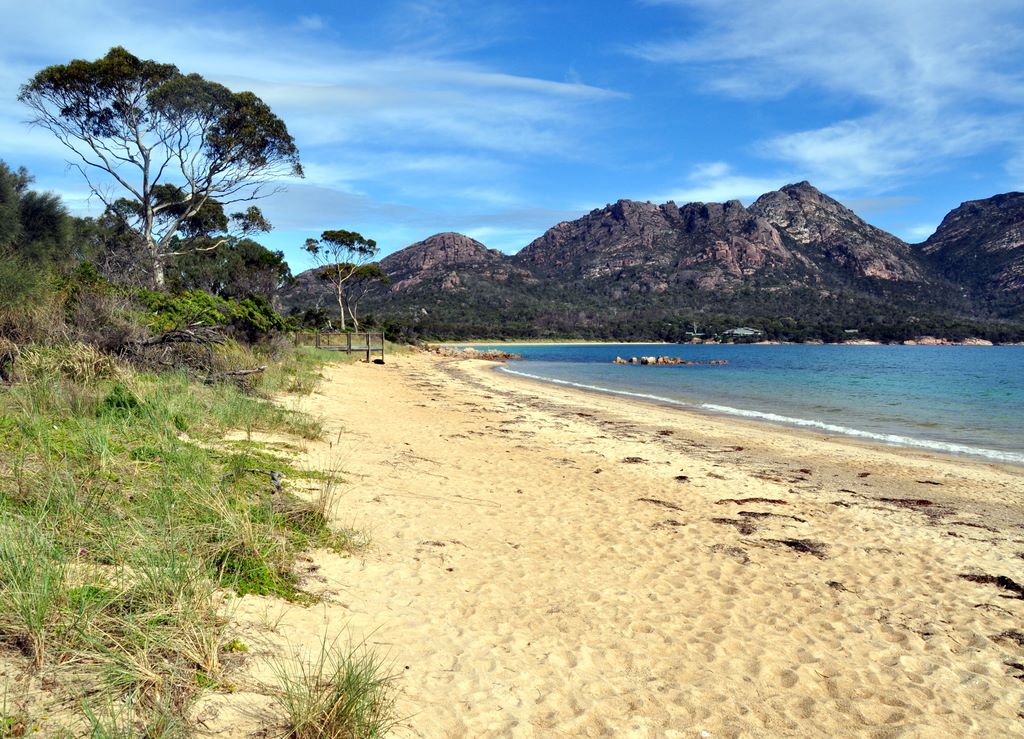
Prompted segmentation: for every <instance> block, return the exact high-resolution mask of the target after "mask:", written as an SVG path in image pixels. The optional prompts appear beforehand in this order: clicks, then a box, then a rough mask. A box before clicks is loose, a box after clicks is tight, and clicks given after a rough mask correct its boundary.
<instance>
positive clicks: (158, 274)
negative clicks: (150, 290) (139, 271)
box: [150, 247, 165, 290]
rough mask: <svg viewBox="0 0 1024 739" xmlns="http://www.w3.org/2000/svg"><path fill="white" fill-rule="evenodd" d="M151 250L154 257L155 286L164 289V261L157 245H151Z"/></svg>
mask: <svg viewBox="0 0 1024 739" xmlns="http://www.w3.org/2000/svg"><path fill="white" fill-rule="evenodd" d="M150 252H151V254H152V257H153V286H154V287H155V288H156V289H157V290H163V289H164V284H165V280H164V261H163V260H162V259H161V258H160V255H159V254H158V253H157V251H156V248H155V247H151V249H150Z"/></svg>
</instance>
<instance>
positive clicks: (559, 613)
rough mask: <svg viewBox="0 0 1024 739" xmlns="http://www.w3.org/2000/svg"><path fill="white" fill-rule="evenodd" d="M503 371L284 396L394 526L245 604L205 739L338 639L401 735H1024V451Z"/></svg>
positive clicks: (351, 503)
mask: <svg viewBox="0 0 1024 739" xmlns="http://www.w3.org/2000/svg"><path fill="white" fill-rule="evenodd" d="M493 368H494V365H493V363H489V362H482V361H473V360H460V359H448V358H440V357H437V356H434V355H429V354H425V353H412V354H399V355H394V356H391V357H389V358H388V362H387V364H386V365H383V366H380V365H368V364H363V363H356V364H352V365H337V366H335V365H332V366H329V367H328V368H327V369H326V370H325V372H324V380H323V382H322V383H321V385H320V387H319V389H318V390H317V391H316V392H315V393H314V394H313V395H312V396H310V397H308V398H304V399H302V400H301V401H293V400H285V401H284V402H286V403H294V402H298V403H299V405H300V407H301V408H303V409H304V410H307V411H309V412H311V413H314V414H317V415H319V416H320V417H322V418H323V420H324V425H325V428H326V429H327V433H326V438H327V439H328V440H329V441H325V442H317V443H310V442H305V441H301V440H298V439H265V441H268V442H270V443H272V444H274V443H279V444H286V445H288V446H287V448H288V449H291V450H293V452H294V453H295V454H296V455H298V456H299V457H300V459H301V463H302V464H305V465H308V466H309V467H311V468H319V469H324V468H327V469H340V470H342V471H343V476H344V478H345V480H346V484H345V485H344V486H342V490H341V497H340V500H339V504H338V507H337V511H336V520H337V522H338V524H339V525H343V526H347V527H352V528H355V529H358V530H361V531H363V532H366V533H367V534H368V535H369V536H370V538H371V540H372V544H371V546H370V547H369V548H368V549H366V550H365V551H364V552H362V553H360V554H357V555H355V556H351V557H344V556H340V555H337V554H333V553H330V552H319V551H318V552H313V553H312V554H311V556H310V557H309V561H307V562H304V563H303V568H304V570H305V572H304V578H305V587H306V588H307V589H308V590H309V591H311V592H313V593H316V594H318V595H321V596H322V597H323V601H322V602H321V603H318V604H316V605H313V606H299V605H293V604H287V603H283V602H281V601H276V600H272V599H268V598H262V597H256V596H246V597H244V598H235V599H231V600H230V601H228V602H227V604H226V606H227V609H228V612H229V613H230V615H231V619H232V628H231V630H230V633H231V634H234V635H237V636H238V637H239V638H241V639H243V640H244V641H245V642H246V643H247V644H248V645H249V647H250V651H249V653H248V654H247V655H246V656H245V657H244V659H239V660H238V661H237V663H236V664H235V665H234V666H233V667H231V668H230V672H229V675H228V677H229V679H230V680H231V682H232V683H233V684H234V685H235V686H236V691H235V692H234V693H230V694H223V693H214V694H211V695H209V696H207V697H205V698H203V699H202V700H201V701H200V703H199V704H198V705H197V706H196V708H195V712H194V717H195V719H196V721H197V725H198V726H199V728H200V735H201V736H208V737H228V736H231V737H234V736H266V735H272V734H273V727H274V725H275V721H276V720H277V719H276V717H275V715H274V713H273V708H272V706H271V704H270V702H269V701H268V700H267V697H266V696H267V695H268V694H269V692H270V691H271V688H270V687H269V686H270V685H272V683H273V670H272V668H271V662H272V660H273V659H274V658H275V656H277V657H278V658H279V656H280V655H282V654H303V653H309V652H315V651H316V650H318V649H319V646H320V644H321V643H322V640H323V639H324V638H327V639H332V638H336V637H339V636H340V637H341V638H342V639H351V640H352V641H354V642H361V643H365V644H366V645H369V646H371V647H373V648H374V649H376V650H377V651H378V652H379V653H381V654H383V655H385V656H386V657H387V659H388V661H389V664H390V665H391V668H392V670H393V672H394V673H395V674H396V675H397V676H398V679H397V682H396V686H397V690H398V713H399V714H400V715H401V716H402V717H403V718H402V721H401V725H400V726H399V728H398V729H397V730H396V732H395V733H396V736H406V737H430V738H434V737H491V736H494V737H498V736H502V737H504V736H511V737H520V736H522V737H557V736H635V737H732V736H750V737H774V736H870V737H890V736H892V737H895V736H912V737H917V736H922V737H931V736H936V737H937V736H965V735H970V736H1009V735H1020V734H1021V733H1024V633H1022V630H1024V625H1022V619H1024V593H1022V592H1019V591H1018V590H1016V589H1014V587H1015V585H1016V584H1017V583H1022V582H1024V504H1022V501H1024V498H1022V496H1024V469H1022V468H1014V467H1007V466H1001V465H996V464H986V463H982V462H975V461H971V460H967V459H961V458H953V457H944V456H940V455H934V454H925V453H920V452H915V451H909V450H903V449H897V448H890V447H884V446H874V445H869V444H866V443H860V442H855V441H852V440H848V439H842V438H836V437H824V436H821V435H815V434H812V433H808V432H801V431H797V430H788V429H784V428H781V427H773V426H768V425H759V424H753V423H746V422H742V421H738V420H734V419H727V418H717V417H711V416H704V415H699V414H693V413H687V412H683V411H680V410H676V409H670V408H662V407H657V406H653V405H645V404H642V403H635V402H628V401H625V400H622V399H619V398H612V397H605V396H599V395H592V394H584V393H581V392H576V391H572V390H568V389H564V388H560V387H553V386H549V385H542V384H539V383H533V382H530V381H528V380H524V379H521V378H516V377H512V376H509V375H503V374H500V373H497V372H495V371H494V369H493ZM965 575H967V576H969V577H964V576H965ZM268 732H269V734H268Z"/></svg>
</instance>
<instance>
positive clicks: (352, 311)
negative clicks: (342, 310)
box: [348, 300, 359, 331]
mask: <svg viewBox="0 0 1024 739" xmlns="http://www.w3.org/2000/svg"><path fill="white" fill-rule="evenodd" d="M348 315H349V317H350V318H351V319H352V329H353V330H354V331H358V330H359V318H358V316H356V303H355V301H354V300H350V301H349V303H348Z"/></svg>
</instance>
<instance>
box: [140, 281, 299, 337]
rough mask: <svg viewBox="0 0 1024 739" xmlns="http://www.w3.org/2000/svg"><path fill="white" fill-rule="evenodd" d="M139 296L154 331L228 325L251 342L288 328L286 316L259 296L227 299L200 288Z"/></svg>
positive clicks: (148, 291) (142, 291)
mask: <svg viewBox="0 0 1024 739" xmlns="http://www.w3.org/2000/svg"><path fill="white" fill-rule="evenodd" d="M138 295H139V298H140V300H141V301H142V303H143V305H144V306H145V307H146V309H147V310H148V312H149V315H148V324H149V327H150V329H152V330H153V331H158V332H159V331H169V330H171V329H173V328H180V327H182V326H187V325H189V324H193V323H203V324H205V325H209V326H227V327H231V328H233V329H235V330H236V331H237V332H239V334H240V335H241V336H242V337H244V338H246V339H247V340H250V341H252V340H255V339H258V338H259V337H261V336H264V335H266V334H270V333H273V332H275V331H284V330H286V329H287V328H288V323H287V322H286V321H285V319H284V318H283V317H282V316H281V315H280V314H278V313H277V311H275V310H274V308H273V307H272V306H271V305H270V303H268V302H267V300H266V299H265V298H262V297H248V298H244V299H242V300H226V299H224V298H219V297H217V296H215V295H211V294H209V293H207V292H203V291H202V290H189V291H187V292H184V293H168V292H156V291H152V290H141V291H139V293H138Z"/></svg>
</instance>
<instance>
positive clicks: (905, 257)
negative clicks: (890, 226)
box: [749, 182, 933, 282]
mask: <svg viewBox="0 0 1024 739" xmlns="http://www.w3.org/2000/svg"><path fill="white" fill-rule="evenodd" d="M749 210H750V212H751V213H753V214H755V215H757V216H759V217H761V218H763V219H764V220H766V221H768V222H769V223H770V224H772V225H773V226H775V227H776V228H777V229H778V230H779V232H780V233H782V234H783V240H784V241H785V242H786V243H789V240H792V242H793V243H794V244H795V245H796V246H795V248H797V249H799V250H801V251H802V252H803V253H804V254H805V256H806V257H807V258H808V259H810V260H811V261H812V262H814V263H815V264H816V265H818V267H819V268H826V265H828V266H830V267H834V268H838V269H840V270H844V271H846V272H848V273H850V274H852V275H855V276H857V277H875V278H878V279H880V280H894V281H909V282H928V281H930V279H932V278H933V275H931V274H930V273H929V272H930V271H929V269H928V267H927V266H926V265H925V264H923V261H922V259H921V257H920V255H919V254H918V253H917V252H915V250H914V249H913V248H912V247H911V246H910V245H909V244H906V243H904V242H903V241H901V240H900V239H898V238H896V237H895V236H893V235H892V234H890V233H887V232H885V231H883V230H881V229H880V228H875V227H874V226H872V225H870V224H869V223H865V222H864V221H863V220H861V218H859V217H858V216H857V214H856V213H854V212H853V211H852V210H850V209H849V208H847V207H846V206H845V205H843V204H842V203H840V202H838V201H836V200H833V199H832V198H830V197H828V196H827V195H825V194H823V193H821V192H820V191H819V190H817V189H816V188H814V187H813V186H812V185H811V184H810V183H808V182H801V183H799V184H796V185H786V186H785V187H783V188H782V189H781V190H777V191H776V192H770V193H766V194H764V195H762V196H761V197H759V198H758V199H757V200H755V201H754V203H753V204H752V205H751V206H750V208H749ZM786 237H788V239H787V238H786Z"/></svg>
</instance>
